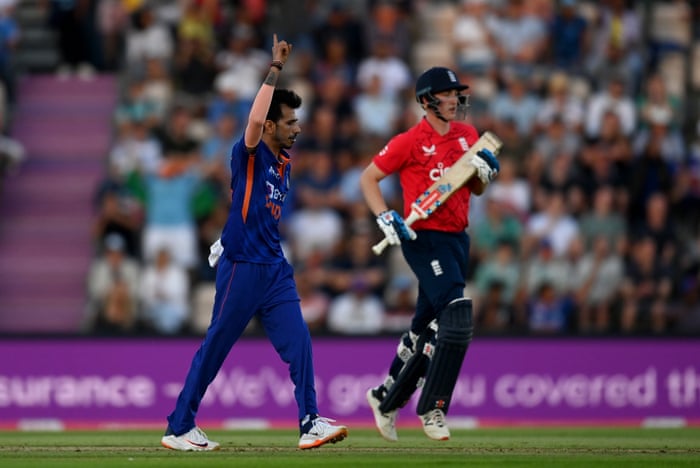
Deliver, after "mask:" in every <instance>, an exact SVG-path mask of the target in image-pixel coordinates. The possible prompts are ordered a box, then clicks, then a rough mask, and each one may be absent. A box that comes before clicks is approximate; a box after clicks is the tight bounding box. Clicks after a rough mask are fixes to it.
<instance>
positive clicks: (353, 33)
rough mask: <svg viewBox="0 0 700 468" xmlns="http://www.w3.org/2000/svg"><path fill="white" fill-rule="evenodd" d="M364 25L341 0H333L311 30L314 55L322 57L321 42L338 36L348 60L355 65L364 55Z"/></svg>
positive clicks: (323, 42) (324, 42)
mask: <svg viewBox="0 0 700 468" xmlns="http://www.w3.org/2000/svg"><path fill="white" fill-rule="evenodd" d="M364 34H365V32H364V26H363V24H362V23H360V22H359V21H358V20H357V19H356V18H355V16H354V15H353V13H352V11H350V9H349V8H347V7H346V6H345V5H344V4H343V3H342V2H333V4H332V5H331V8H330V11H329V13H328V15H327V16H326V17H325V18H324V19H323V20H322V21H321V22H320V24H319V25H318V26H316V27H315V28H314V30H313V32H312V37H313V39H314V44H315V45H316V47H317V49H316V54H315V55H316V57H322V55H323V49H322V47H323V44H326V43H327V42H328V41H329V40H331V38H339V39H340V40H342V41H343V43H344V44H345V50H346V51H347V53H348V59H349V60H350V62H351V63H352V64H353V65H355V66H357V64H358V63H359V62H360V60H361V59H362V58H364V57H365V55H366V53H367V52H366V49H367V48H366V44H365V37H364Z"/></svg>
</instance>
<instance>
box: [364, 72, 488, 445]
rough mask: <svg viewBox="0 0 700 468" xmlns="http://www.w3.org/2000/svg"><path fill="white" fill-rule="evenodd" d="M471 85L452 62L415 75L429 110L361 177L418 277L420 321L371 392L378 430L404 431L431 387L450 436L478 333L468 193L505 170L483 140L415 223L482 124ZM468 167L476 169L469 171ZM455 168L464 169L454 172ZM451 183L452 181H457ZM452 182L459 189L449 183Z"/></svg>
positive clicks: (440, 432)
mask: <svg viewBox="0 0 700 468" xmlns="http://www.w3.org/2000/svg"><path fill="white" fill-rule="evenodd" d="M466 89H468V86H467V85H466V84H463V83H460V81H459V79H458V77H457V75H456V73H455V72H454V71H453V70H450V69H448V68H444V67H433V68H430V69H428V70H426V71H425V72H423V73H422V74H421V75H420V76H419V77H418V79H417V81H416V89H415V97H416V100H417V101H418V103H419V104H420V105H421V107H422V109H423V110H424V112H425V115H424V116H423V117H422V118H421V120H420V122H418V123H417V124H416V125H414V126H413V127H411V128H410V129H408V130H407V131H406V132H404V133H401V134H398V135H396V136H394V137H393V138H391V139H390V140H389V142H388V143H387V145H386V146H385V147H384V148H383V149H382V150H381V151H380V152H379V154H377V155H375V156H374V158H373V159H372V162H371V163H370V164H369V165H368V166H367V167H366V168H365V169H364V171H363V173H362V176H361V179H360V185H361V188H362V193H363V195H364V198H365V201H366V202H367V205H368V206H369V208H370V210H372V212H373V213H374V214H375V215H376V217H377V224H378V225H379V228H380V229H381V231H382V232H383V234H384V236H385V237H386V241H387V242H388V244H389V245H400V246H401V250H402V253H403V256H404V258H405V259H406V261H407V262H408V264H409V266H410V267H411V269H412V271H413V272H414V274H415V275H416V277H417V279H418V298H417V301H416V311H415V314H414V316H413V319H412V322H411V329H410V330H408V331H407V332H406V333H404V334H403V336H402V337H401V339H400V341H399V344H398V347H397V350H396V355H395V356H393V360H392V362H391V365H390V367H389V372H388V376H387V377H386V379H385V381H384V382H383V383H382V384H381V385H379V386H377V387H374V388H370V389H369V390H368V391H367V401H368V403H369V406H370V408H371V409H372V413H373V415H374V419H375V423H376V425H377V429H379V432H380V434H381V435H382V436H383V437H384V438H385V439H387V440H389V441H396V440H398V435H397V432H396V417H397V414H398V411H399V409H400V408H402V407H403V406H405V405H406V403H407V402H408V401H409V400H410V399H411V396H412V395H413V393H414V392H415V391H416V389H418V388H420V387H421V386H422V390H421V394H420V398H419V400H418V405H417V408H416V412H417V414H418V417H419V418H420V421H421V423H422V425H423V430H424V432H425V434H426V435H427V436H428V437H429V438H431V439H434V440H447V439H449V437H450V431H449V428H448V426H447V422H446V415H447V414H448V411H449V407H450V400H451V398H452V393H453V390H454V387H455V384H456V383H457V377H458V376H459V372H460V369H461V367H462V362H463V360H464V357H465V355H466V353H467V348H468V347H469V343H470V342H471V340H472V334H473V319H472V301H471V299H469V298H467V297H464V289H465V286H466V276H467V266H468V262H469V236H468V234H467V232H466V228H467V226H468V225H469V199H470V197H471V195H472V194H474V195H481V194H482V193H484V191H485V189H486V186H487V185H488V184H489V183H490V182H491V181H492V180H493V179H494V177H495V176H496V175H497V174H498V171H499V169H500V166H499V163H498V160H497V159H496V157H495V154H494V152H493V151H491V150H490V149H489V148H487V147H486V146H484V147H483V148H481V149H479V150H478V151H477V152H476V153H475V154H474V156H473V157H471V159H470V167H469V171H465V176H464V180H463V185H461V186H460V187H459V188H457V189H454V192H453V193H451V195H450V196H449V198H447V199H446V200H445V201H444V202H443V203H442V204H441V205H440V206H439V207H438V209H435V210H434V211H432V210H431V212H430V213H423V216H421V219H418V220H417V221H415V222H413V223H412V224H410V225H408V224H407V223H406V221H405V219H406V218H407V217H408V216H409V214H410V212H411V210H412V209H414V210H415V208H416V204H415V203H414V201H415V200H417V199H419V198H420V197H421V196H422V195H423V194H424V191H425V190H426V188H428V187H430V186H432V185H433V184H434V183H435V182H436V181H437V180H439V179H440V178H442V177H443V176H444V175H445V174H446V173H447V172H448V171H449V170H450V168H451V166H452V165H453V164H455V163H456V162H457V161H458V160H459V159H460V158H461V157H462V155H463V154H464V153H465V152H467V151H468V150H469V149H470V148H472V147H474V148H473V149H475V148H477V147H478V146H475V145H478V144H479V133H478V132H477V130H476V128H474V126H472V125H469V124H467V123H466V122H464V119H465V117H466V110H467V106H468V95H466V94H464V91H465V90H466ZM467 173H468V175H467ZM390 174H397V175H398V178H399V182H400V184H401V188H402V190H403V204H404V209H403V213H401V214H399V213H398V212H396V211H395V210H392V209H389V207H388V205H387V203H386V201H385V200H384V197H383V196H382V193H381V191H380V188H379V182H380V181H381V180H382V179H384V178H385V177H387V176H389V175H390ZM452 175H456V174H451V176H452ZM448 185H449V184H448ZM445 190H451V187H450V186H446V187H445Z"/></svg>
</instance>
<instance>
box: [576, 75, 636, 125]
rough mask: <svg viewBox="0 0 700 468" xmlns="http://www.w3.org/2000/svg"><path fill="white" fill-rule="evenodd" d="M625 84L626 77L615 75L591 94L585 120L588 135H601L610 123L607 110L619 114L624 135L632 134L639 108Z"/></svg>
mask: <svg viewBox="0 0 700 468" xmlns="http://www.w3.org/2000/svg"><path fill="white" fill-rule="evenodd" d="M625 84H626V83H625V78H623V77H622V76H620V75H614V76H612V77H611V78H610V79H609V80H608V82H607V83H606V84H605V85H604V86H603V87H601V88H600V89H599V90H598V91H596V92H594V93H593V94H592V95H591V96H590V98H589V99H588V106H587V108H586V114H585V115H586V120H585V122H584V125H585V132H586V136H588V137H590V138H596V137H598V136H600V135H601V133H602V132H603V131H604V129H605V128H606V127H607V124H608V122H607V121H605V120H604V116H605V114H606V113H607V112H612V113H613V114H614V115H616V116H617V118H618V119H619V121H620V122H619V124H620V128H621V131H622V134H623V135H625V136H627V137H628V136H630V135H631V134H632V132H633V131H634V129H635V126H636V125H637V109H636V107H635V104H634V101H632V98H630V97H629V95H627V92H626V89H625Z"/></svg>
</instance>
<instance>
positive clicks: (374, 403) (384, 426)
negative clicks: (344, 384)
mask: <svg viewBox="0 0 700 468" xmlns="http://www.w3.org/2000/svg"><path fill="white" fill-rule="evenodd" d="M373 390H374V389H373V388H370V389H369V390H367V403H369V407H370V408H371V409H372V414H373V415H374V424H375V425H376V426H377V429H379V433H380V434H381V435H382V437H384V438H385V439H386V440H388V441H390V442H396V441H397V440H399V436H398V434H397V433H396V415H397V414H398V412H399V410H393V411H389V412H388V413H382V411H381V410H380V409H379V405H380V404H381V403H382V402H381V401H379V398H377V397H376V396H374V392H373Z"/></svg>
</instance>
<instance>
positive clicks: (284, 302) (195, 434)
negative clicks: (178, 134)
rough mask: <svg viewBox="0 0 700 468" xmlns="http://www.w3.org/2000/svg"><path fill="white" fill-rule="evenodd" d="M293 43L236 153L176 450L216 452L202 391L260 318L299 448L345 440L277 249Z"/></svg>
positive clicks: (285, 183)
mask: <svg viewBox="0 0 700 468" xmlns="http://www.w3.org/2000/svg"><path fill="white" fill-rule="evenodd" d="M291 49H292V46H291V45H290V44H288V43H287V42H286V41H279V42H278V40H277V35H274V39H273V46H272V57H273V61H272V63H271V64H270V71H269V72H268V75H267V77H266V78H265V81H264V82H263V84H262V86H261V87H260V89H259V91H258V93H257V95H256V97H255V100H254V101H253V104H252V108H251V110H250V114H249V116H248V124H247V126H246V129H245V134H244V136H243V138H242V139H240V140H239V141H238V142H237V143H236V144H235V145H234V147H233V150H232V152H231V192H232V198H231V208H230V211H229V216H228V220H227V222H226V225H225V227H224V230H223V233H222V235H221V245H222V246H223V252H222V254H221V255H220V256H219V257H218V259H217V260H218V266H217V275H216V296H215V299H214V310H213V314H212V320H211V324H210V326H209V329H208V330H207V334H206V336H205V337H204V340H203V342H202V344H201V346H200V348H199V350H198V351H197V353H196V354H195V356H194V358H193V360H192V364H191V367H190V370H189V372H188V374H187V378H186V380H185V385H184V388H183V389H182V391H181V392H180V395H179V397H178V400H177V404H176V407H175V410H174V411H173V412H172V413H171V414H170V415H169V416H168V429H167V431H166V433H165V435H164V436H163V438H162V439H161V444H162V445H163V446H165V447H167V448H170V449H174V450H186V451H191V450H195V451H203V450H216V449H218V448H219V444H218V443H217V442H214V441H211V440H209V438H208V437H207V436H206V434H204V432H203V431H202V430H201V429H200V428H199V427H197V425H196V424H195V416H196V414H197V410H198V409H199V404H200V403H201V400H202V398H203V397H204V393H205V392H206V390H207V387H208V386H209V384H210V383H211V382H212V380H214V377H216V374H217V373H218V371H219V369H220V368H221V365H222V364H223V362H224V359H225V358H226V356H227V355H228V353H229V351H230V350H231V348H232V346H233V345H234V343H235V342H236V341H237V340H238V338H239V337H240V336H241V334H242V333H243V331H244V330H245V328H246V325H247V324H248V322H250V320H251V319H252V318H253V316H257V317H258V318H259V320H260V322H261V323H262V325H263V327H264V328H265V332H266V334H267V336H268V337H269V339H270V341H271V342H272V344H273V346H274V347H275V349H276V350H277V352H278V354H279V355H280V357H281V358H282V360H283V361H284V362H286V363H288V364H289V374H290V377H291V379H292V381H293V382H294V387H295V389H294V397H295V399H296V402H297V407H298V417H299V428H300V439H299V448H301V449H309V448H314V447H319V446H321V445H324V444H326V443H328V442H332V443H335V442H338V441H341V440H343V439H344V438H345V437H347V433H348V430H347V428H346V427H345V426H334V425H332V424H331V423H332V422H334V421H333V420H331V419H327V418H323V417H320V416H319V415H318V407H317V403H316V390H315V384H314V369H313V360H312V350H311V337H310V334H309V330H308V328H307V326H306V322H304V319H303V317H302V314H301V307H300V305H299V302H300V301H299V295H298V294H297V289H296V284H295V282H294V276H293V270H292V267H291V265H290V264H289V263H288V262H287V260H286V259H285V257H284V254H283V252H282V248H281V246H280V234H279V227H278V226H279V219H280V216H281V213H282V205H283V203H284V200H285V198H286V197H287V194H288V192H289V181H290V169H291V166H290V159H289V154H288V153H287V151H286V150H288V149H289V148H291V147H292V145H293V144H294V142H295V140H296V138H297V135H298V134H299V133H300V131H301V128H300V126H299V120H298V118H297V117H296V113H295V109H297V108H299V107H300V106H301V98H300V97H299V96H298V95H297V94H295V93H294V92H293V91H290V90H285V89H275V84H276V83H277V79H278V76H279V74H280V72H281V71H282V68H283V67H284V64H285V62H286V61H287V58H288V56H289V52H290V51H291Z"/></svg>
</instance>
